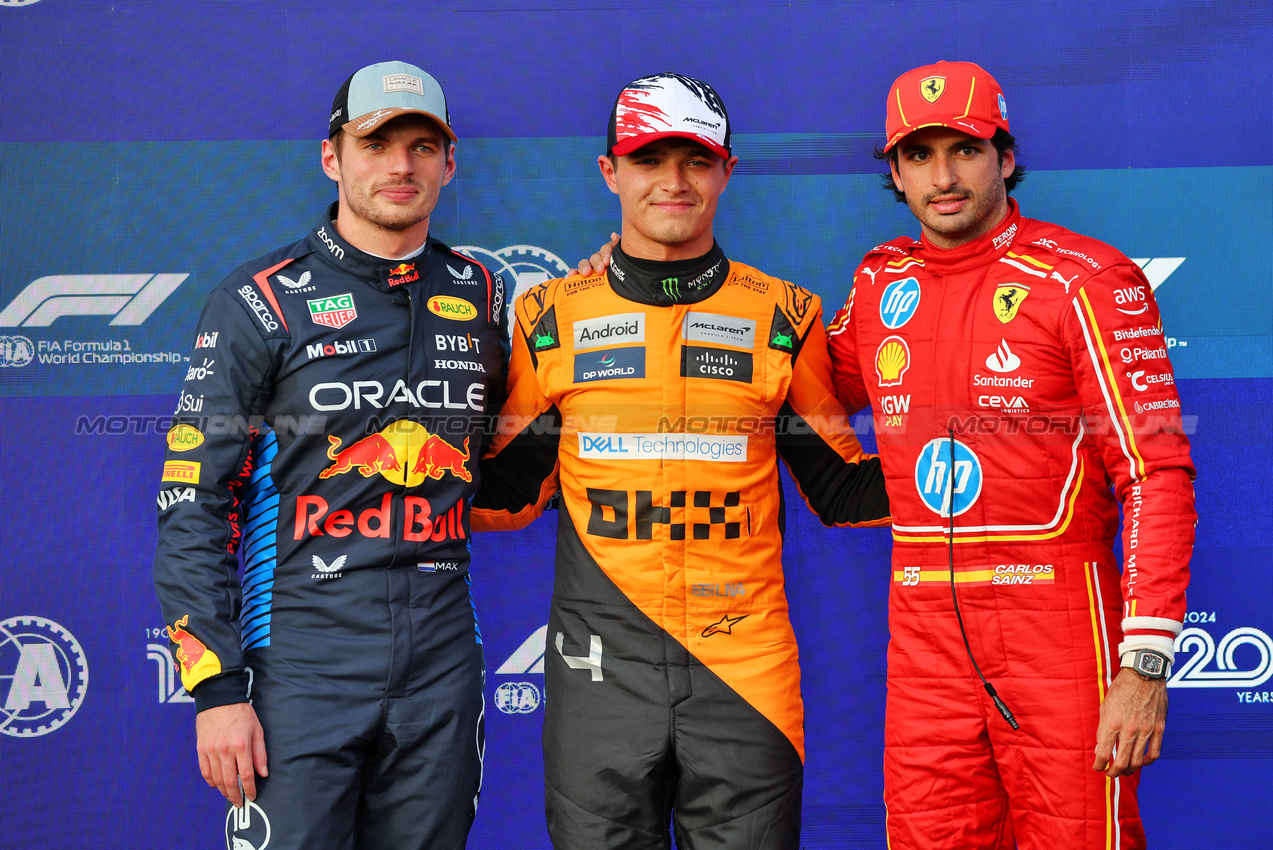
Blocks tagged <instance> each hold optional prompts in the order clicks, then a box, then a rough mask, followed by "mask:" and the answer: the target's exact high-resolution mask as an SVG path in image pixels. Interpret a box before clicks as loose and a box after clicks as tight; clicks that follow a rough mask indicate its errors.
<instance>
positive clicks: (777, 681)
mask: <svg viewBox="0 0 1273 850" xmlns="http://www.w3.org/2000/svg"><path fill="white" fill-rule="evenodd" d="M821 313H822V310H821V305H820V302H819V299H818V298H817V296H815V295H812V294H811V293H810V292H808V291H807V290H805V289H802V288H801V287H798V286H795V285H793V284H791V283H787V282H785V281H782V280H778V279H777V278H773V277H770V276H768V275H766V274H763V273H761V272H758V271H756V270H755V269H753V268H750V267H748V266H744V265H741V264H739V263H731V262H730V261H729V260H727V259H726V258H725V255H724V254H723V253H722V252H721V250H720V248H719V247H714V248H713V250H712V251H711V252H710V253H709V254H707V255H705V256H704V257H701V258H697V259H696V260H692V261H686V262H684V263H681V264H669V263H651V262H648V261H642V260H637V259H633V258H631V257H628V256H626V255H624V254H623V252H622V251H616V252H615V255H614V259H613V264H612V265H611V267H610V269H609V270H608V272H607V273H606V274H604V275H594V276H590V277H584V278H574V279H569V280H553V281H548V282H547V283H544V284H542V285H540V286H538V287H536V288H534V289H532V290H530V291H529V292H527V293H526V294H524V295H523V296H522V297H521V298H520V299H519V300H518V302H517V308H516V331H515V332H514V334H513V337H514V339H513V355H512V362H511V366H510V375H509V393H510V395H509V400H508V402H507V404H506V405H505V408H504V412H503V414H502V415H501V424H500V430H501V434H500V435H499V436H497V438H496V440H495V442H494V444H493V450H492V453H491V454H489V455H488V457H487V459H485V460H484V461H483V465H482V468H483V488H484V489H483V490H482V491H479V494H478V496H477V497H476V498H475V501H474V504H473V526H474V528H475V529H483V528H485V529H493V528H516V527H520V526H521V525H524V524H525V523H527V522H529V521H530V520H532V519H533V518H534V517H535V516H537V515H538V514H539V512H540V511H541V510H542V509H543V508H544V506H545V504H546V502H547V501H548V500H549V498H550V497H551V496H552V495H553V493H554V492H555V491H556V490H557V487H558V483H559V482H560V486H561V506H560V513H559V519H560V522H559V531H558V537H557V570H556V582H555V586H554V591H553V601H552V611H551V615H550V619H549V627H548V646H547V652H546V663H545V679H546V681H545V685H546V690H547V693H546V703H547V708H546V710H547V715H546V718H545V726H544V761H545V768H546V797H547V809H548V822H549V832H550V834H551V836H552V840H553V845H554V847H556V848H558V850H561V848H574V847H578V848H588V850H595V848H599V847H624V848H643V847H650V848H654V847H667V846H668V819H669V815H671V814H672V810H673V809H674V810H675V812H674V817H675V828H676V834H677V844H678V846H680V847H683V848H694V847H699V848H702V847H721V848H724V847H728V848H794V847H796V846H797V844H798V840H799V827H800V808H801V807H800V802H801V789H802V777H803V759H804V737H803V704H802V702H801V697H800V668H799V663H798V658H797V649H796V641H795V635H794V633H793V632H792V627H791V623H790V621H789V619H788V615H787V599H786V594H785V590H784V582H783V569H782V527H783V506H782V491H781V486H780V483H779V478H778V458H779V457H780V456H781V457H782V458H783V459H784V460H785V461H786V463H787V466H788V469H789V470H790V471H791V473H792V474H793V476H794V478H795V480H796V482H797V484H798V486H799V487H800V490H801V493H802V494H803V496H804V498H805V499H806V500H807V501H808V503H809V504H810V505H811V506H812V507H813V508H814V510H815V511H816V512H817V513H818V514H819V516H820V517H822V519H823V522H825V523H828V524H832V523H835V524H853V523H860V522H870V521H880V520H882V519H884V518H886V516H887V514H888V506H887V501H886V498H885V495H884V490H883V478H882V475H881V472H880V467H879V461H878V459H877V458H875V457H873V456H867V455H864V454H863V453H862V450H861V447H860V446H859V445H858V442H857V440H856V439H855V438H854V437H853V435H852V432H851V431H850V430H849V428H848V427H847V422H846V417H845V415H844V411H843V410H842V409H841V408H840V405H839V404H838V403H837V402H836V401H835V398H834V396H833V394H832V389H831V365H830V362H829V359H828V355H827V349H826V337H825V331H824V329H823V328H822V326H821V318H820V317H821Z"/></svg>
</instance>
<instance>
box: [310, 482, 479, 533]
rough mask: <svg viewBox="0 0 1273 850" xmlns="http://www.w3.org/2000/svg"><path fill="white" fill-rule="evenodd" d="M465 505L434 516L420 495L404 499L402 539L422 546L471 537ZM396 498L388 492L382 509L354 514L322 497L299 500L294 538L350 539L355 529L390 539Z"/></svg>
mask: <svg viewBox="0 0 1273 850" xmlns="http://www.w3.org/2000/svg"><path fill="white" fill-rule="evenodd" d="M464 504H465V503H464V502H462V501H461V502H456V503H455V504H453V505H452V506H451V507H450V508H448V509H447V510H446V511H445V512H444V513H442V514H438V515H435V514H434V513H433V505H432V504H431V503H430V502H429V500H428V499H424V498H421V497H419V496H407V497H405V498H404V499H403V500H402V505H403V510H402V513H401V514H400V515H399V518H400V519H401V520H402V524H401V528H402V532H401V535H402V539H403V540H406V541H408V542H412V543H423V542H424V541H426V540H432V541H433V542H435V543H441V542H442V541H444V540H463V539H464V538H465V537H467V536H468V535H467V534H465V532H464ZM392 514H393V496H392V495H390V494H389V493H385V494H384V496H383V497H381V499H380V506H379V507H375V508H367V509H365V510H363V511H361V512H359V513H358V515H357V516H355V515H354V511H352V510H348V509H346V508H339V507H338V508H336V509H334V510H333V508H332V505H330V504H329V503H328V501H327V500H326V499H324V498H323V497H321V496H297V497H296V528H295V530H294V531H293V534H292V536H293V539H295V540H300V539H301V538H303V537H304V536H305V535H307V534H308V535H309V536H311V537H321V536H322V535H324V534H329V535H331V536H332V537H348V536H349V535H350V534H353V533H354V531H355V530H357V532H358V533H359V534H360V535H361V536H363V537H367V538H373V537H379V538H384V539H388V538H390V537H392V536H393V534H394V533H395V532H394V527H395V524H394V518H393V515H392Z"/></svg>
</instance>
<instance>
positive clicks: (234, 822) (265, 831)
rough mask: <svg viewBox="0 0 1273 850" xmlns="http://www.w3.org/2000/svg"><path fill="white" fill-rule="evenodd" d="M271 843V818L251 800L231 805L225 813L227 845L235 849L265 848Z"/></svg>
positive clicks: (251, 849) (258, 849)
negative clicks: (241, 804) (240, 804)
mask: <svg viewBox="0 0 1273 850" xmlns="http://www.w3.org/2000/svg"><path fill="white" fill-rule="evenodd" d="M269 843H270V819H269V818H267V817H266V816H265V812H264V811H262V809H261V807H260V806H258V805H257V804H256V803H253V802H252V801H251V800H244V801H243V806H242V807H238V806H231V807H230V811H228V812H226V815H225V846H226V847H231V848H233V850H265V848H266V847H267V846H269Z"/></svg>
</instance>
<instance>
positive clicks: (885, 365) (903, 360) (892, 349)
mask: <svg viewBox="0 0 1273 850" xmlns="http://www.w3.org/2000/svg"><path fill="white" fill-rule="evenodd" d="M910 366H911V350H910V347H909V346H908V345H907V344H906V340H904V339H902V338H901V337H900V336H890V337H885V339H884V341H883V342H881V343H880V347H879V348H878V349H876V351H875V374H876V376H877V377H878V378H879V380H880V386H881V387H895V386H897V385H898V384H900V383H901V382H902V376H903V375H905V374H906V370H907V369H909V368H910Z"/></svg>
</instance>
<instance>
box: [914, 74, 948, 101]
mask: <svg viewBox="0 0 1273 850" xmlns="http://www.w3.org/2000/svg"><path fill="white" fill-rule="evenodd" d="M944 91H946V78H945V77H927V78H925V79H923V80H921V81H920V83H919V93H920V94H922V95H923V96H924V100H926V101H928V102H929V103H936V102H937V98H939V97H941V96H942V92H944Z"/></svg>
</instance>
